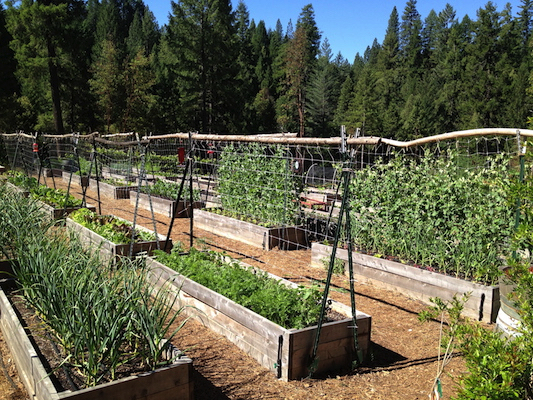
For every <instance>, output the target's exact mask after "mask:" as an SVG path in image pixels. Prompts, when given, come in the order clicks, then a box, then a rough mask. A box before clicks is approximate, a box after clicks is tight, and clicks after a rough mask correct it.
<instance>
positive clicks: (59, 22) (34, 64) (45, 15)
mask: <svg viewBox="0 0 533 400" xmlns="http://www.w3.org/2000/svg"><path fill="white" fill-rule="evenodd" d="M82 4H83V3H82V2H81V0H71V1H68V0H61V1H59V0H58V1H51V0H47V1H43V2H34V1H31V0H22V1H21V2H20V3H19V4H18V6H15V5H14V3H13V2H8V3H7V5H8V12H7V27H8V30H9V33H10V34H11V36H12V38H13V40H12V41H11V46H12V48H13V50H14V52H15V56H16V59H17V62H18V71H17V76H18V78H19V81H20V84H21V88H22V96H23V99H24V100H22V99H21V100H22V101H23V102H24V103H25V104H26V107H27V108H28V109H29V110H31V112H33V113H34V115H35V117H34V118H35V119H34V123H35V125H34V126H33V127H29V128H30V129H32V128H33V129H44V130H52V129H53V130H54V131H55V132H56V133H59V134H61V133H64V132H65V128H64V123H63V108H62V101H63V100H66V99H63V93H64V90H63V89H64V87H65V84H66V82H67V81H68V76H69V74H70V73H71V72H72V70H70V71H69V69H70V68H75V67H76V62H74V54H73V53H72V51H73V48H72V46H69V44H68V40H69V39H71V38H72V37H73V36H74V37H76V34H78V33H79V34H80V35H81V32H80V30H79V28H81V26H82V25H81V18H82V17H83V14H82V13H81V12H80V10H81V9H82ZM50 114H51V118H50ZM50 119H51V121H50V122H51V123H50V122H48V121H49V120H50ZM38 121H39V122H38Z"/></svg>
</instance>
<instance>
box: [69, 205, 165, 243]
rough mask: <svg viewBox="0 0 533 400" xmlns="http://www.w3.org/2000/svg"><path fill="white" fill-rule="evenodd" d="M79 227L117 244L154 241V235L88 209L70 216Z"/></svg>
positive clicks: (126, 222)
mask: <svg viewBox="0 0 533 400" xmlns="http://www.w3.org/2000/svg"><path fill="white" fill-rule="evenodd" d="M70 218H71V219H72V220H73V221H75V222H77V223H78V224H80V225H83V226H84V227H86V228H88V229H90V230H92V231H93V232H96V233H97V234H99V235H100V236H102V237H103V238H105V239H107V240H109V241H111V242H113V243H117V244H129V243H131V242H132V241H135V242H143V241H144V242H148V241H153V240H156V237H155V234H154V233H151V232H146V231H144V230H141V229H135V230H134V229H133V227H132V225H131V223H129V222H128V221H124V220H122V219H119V218H117V217H115V216H113V215H98V214H96V213H94V212H92V211H90V210H89V209H86V208H81V209H79V210H76V211H75V212H74V213H72V214H71V215H70Z"/></svg>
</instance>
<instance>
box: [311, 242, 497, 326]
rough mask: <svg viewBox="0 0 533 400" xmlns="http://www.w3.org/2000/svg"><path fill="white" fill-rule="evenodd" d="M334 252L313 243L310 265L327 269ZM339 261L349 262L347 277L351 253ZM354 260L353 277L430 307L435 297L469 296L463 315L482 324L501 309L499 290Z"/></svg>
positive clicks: (360, 257) (340, 252)
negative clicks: (392, 290) (465, 294)
mask: <svg viewBox="0 0 533 400" xmlns="http://www.w3.org/2000/svg"><path fill="white" fill-rule="evenodd" d="M331 252H332V247H331V246H326V245H324V244H320V243H313V244H312V245H311V265H312V266H313V267H318V268H325V266H324V260H328V261H329V259H330V256H331ZM336 258H337V259H339V260H343V261H345V262H346V263H345V273H346V274H347V273H348V267H347V260H348V251H347V250H344V249H337V254H336ZM352 260H353V263H354V264H353V268H354V274H355V275H357V277H358V279H363V280H365V279H366V280H369V281H371V282H372V283H376V284H378V285H381V286H383V287H386V288H388V289H394V290H399V291H401V292H402V293H404V294H406V295H408V296H410V297H413V298H415V299H418V300H422V301H423V302H425V303H428V304H432V303H431V302H430V298H432V297H439V298H441V299H443V300H451V299H452V298H453V296H454V295H456V294H459V295H462V294H464V293H470V298H469V299H468V301H467V302H466V304H465V308H464V311H463V314H464V315H465V316H468V317H470V318H474V319H477V320H480V321H485V322H494V321H496V316H497V314H498V309H499V306H500V291H499V288H498V286H486V285H482V284H479V283H474V282H470V281H466V280H463V279H459V278H455V277H453V276H448V275H444V274H440V273H437V272H432V271H427V270H425V269H421V268H416V267H412V266H410V265H406V264H402V263H399V262H395V261H389V260H386V259H383V258H377V257H373V256H370V255H367V254H361V253H357V252H353V254H352ZM328 261H326V262H328Z"/></svg>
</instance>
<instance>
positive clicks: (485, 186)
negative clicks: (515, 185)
mask: <svg viewBox="0 0 533 400" xmlns="http://www.w3.org/2000/svg"><path fill="white" fill-rule="evenodd" d="M507 165H508V159H506V158H505V157H504V156H501V155H500V156H497V157H494V158H491V159H489V161H488V162H487V163H486V165H485V166H482V167H481V168H477V169H473V170H465V168H464V167H463V166H462V165H461V164H460V163H459V162H458V158H457V156H456V155H455V154H449V155H448V157H446V158H435V157H423V158H422V159H420V160H419V161H414V160H408V159H406V158H405V157H401V156H399V157H396V158H394V159H393V160H392V161H390V162H388V163H384V162H378V163H377V164H376V165H375V166H374V167H372V168H365V169H363V170H360V171H357V172H356V173H355V176H354V178H353V179H352V182H351V206H352V211H353V218H352V221H353V223H352V235H353V237H354V240H355V243H356V244H357V246H358V247H359V248H361V249H363V250H365V251H368V252H371V253H374V254H378V255H387V256H395V257H397V258H399V259H400V260H405V261H411V262H414V263H415V264H417V265H418V266H422V267H425V268H427V269H429V270H437V271H441V272H444V273H447V274H451V275H455V276H459V277H461V278H466V279H470V280H474V281H480V282H484V283H488V284H493V283H495V282H496V279H497V276H498V275H499V271H498V266H499V265H501V262H502V261H501V256H502V251H503V249H504V248H505V247H506V246H507V245H508V238H509V237H510V235H511V233H512V223H513V210H512V207H510V206H509V205H508V204H507V202H506V187H507V186H508V185H509V178H508V176H509V173H508V171H507Z"/></svg>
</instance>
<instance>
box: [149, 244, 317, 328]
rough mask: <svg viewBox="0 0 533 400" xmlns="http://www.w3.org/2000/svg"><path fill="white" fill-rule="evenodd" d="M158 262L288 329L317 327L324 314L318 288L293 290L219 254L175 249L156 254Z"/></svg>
mask: <svg viewBox="0 0 533 400" xmlns="http://www.w3.org/2000/svg"><path fill="white" fill-rule="evenodd" d="M155 253H156V256H157V259H158V261H160V262H161V263H163V264H165V265H167V266H168V267H170V268H172V269H174V270H175V271H177V272H179V273H180V274H182V275H184V276H186V277H188V278H189V279H192V280H194V281H195V282H197V283H199V284H201V285H204V286H206V287H207V288H209V289H211V290H214V291H216V292H218V293H220V294H221V295H223V296H226V297H227V298H229V299H231V300H233V301H235V302H236V303H239V304H240V305H242V306H244V307H246V308H249V309H250V310H252V311H254V312H256V313H258V314H260V315H262V316H263V317H265V318H268V319H269V320H271V321H272V322H275V323H277V324H279V325H281V326H284V327H285V328H295V329H300V328H304V327H306V326H309V325H313V324H315V323H316V322H317V321H318V317H319V315H320V299H321V294H320V292H319V291H318V290H317V289H316V288H310V287H303V286H301V287H299V288H297V289H294V288H289V287H287V286H286V285H284V284H282V283H280V282H279V281H277V280H275V279H272V278H270V277H269V276H268V275H267V274H265V273H263V272H258V271H256V270H253V269H251V268H243V267H242V266H240V265H239V264H237V263H227V262H224V261H223V260H222V259H221V258H220V255H218V254H217V253H215V252H200V251H198V250H196V249H194V248H191V249H190V253H189V254H187V255H182V254H181V249H180V247H179V246H175V247H174V248H173V249H172V252H171V253H170V254H168V253H165V252H163V251H156V252H155Z"/></svg>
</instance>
